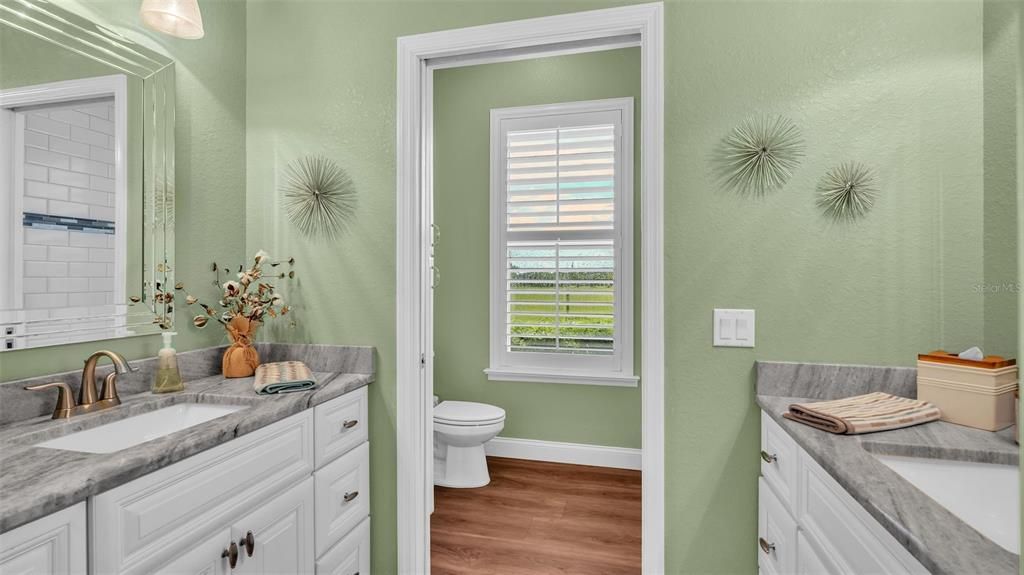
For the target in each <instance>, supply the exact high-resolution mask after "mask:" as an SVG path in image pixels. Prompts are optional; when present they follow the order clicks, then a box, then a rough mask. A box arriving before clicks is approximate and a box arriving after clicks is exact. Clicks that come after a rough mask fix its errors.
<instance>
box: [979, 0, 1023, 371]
mask: <svg viewBox="0 0 1024 575" xmlns="http://www.w3.org/2000/svg"><path fill="white" fill-rule="evenodd" d="M1020 7H1021V4H1020V3H1019V2H1010V1H1007V0H985V3H984V58H983V64H984V79H985V99H984V109H985V117H984V134H985V141H984V147H985V156H984V161H985V164H984V170H985V180H984V182H985V184H984V194H985V240H984V241H985V244H984V249H985V282H984V285H985V288H986V295H985V347H984V349H985V350H992V351H993V352H995V350H997V349H998V350H999V351H998V352H997V353H1005V354H1007V355H1013V352H1015V351H1016V350H1015V347H1016V341H1017V298H1018V294H1019V289H1017V283H1016V282H1017V242H1015V241H1008V239H1010V238H1015V236H1016V233H1017V230H1016V227H1017V190H1016V184H1017V170H1016V162H1017V142H1016V137H1017V125H1016V122H1014V121H1011V119H1012V118H1014V117H1015V114H1016V100H1015V97H1016V88H1017V87H1016V80H1017V74H1016V71H1017V60H1018V34H1019V31H1018V29H1017V17H1018V14H1019V13H1020ZM1011 343H1012V345H1006V344H1011Z"/></svg>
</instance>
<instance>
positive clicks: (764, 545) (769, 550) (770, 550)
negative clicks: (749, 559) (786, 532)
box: [757, 537, 775, 555]
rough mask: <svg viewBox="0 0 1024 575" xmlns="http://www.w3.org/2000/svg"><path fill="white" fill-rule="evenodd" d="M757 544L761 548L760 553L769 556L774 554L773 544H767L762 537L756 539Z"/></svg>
mask: <svg viewBox="0 0 1024 575" xmlns="http://www.w3.org/2000/svg"><path fill="white" fill-rule="evenodd" d="M757 544H758V545H760V546H761V551H764V552H765V553H768V554H769V555H770V554H772V553H774V552H775V544H774V543H769V542H768V540H767V539H765V538H764V537H758V538H757Z"/></svg>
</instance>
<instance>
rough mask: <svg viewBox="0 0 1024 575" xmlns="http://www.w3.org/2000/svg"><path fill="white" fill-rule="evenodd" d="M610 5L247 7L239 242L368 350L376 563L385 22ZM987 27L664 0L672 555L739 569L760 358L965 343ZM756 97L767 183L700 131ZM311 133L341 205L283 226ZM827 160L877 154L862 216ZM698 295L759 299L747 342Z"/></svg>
mask: <svg viewBox="0 0 1024 575" xmlns="http://www.w3.org/2000/svg"><path fill="white" fill-rule="evenodd" d="M608 5H610V4H609V3H601V2H583V1H578V2H570V1H567V2H545V3H536V2H494V1H476V2H412V1H409V2H325V1H316V2H265V1H261V2H253V3H252V4H251V5H250V6H249V10H248V46H249V50H248V61H249V66H248V78H247V82H248V86H249V90H248V101H247V105H248V106H247V113H248V123H247V128H248V133H247V138H248V166H249V170H248V172H247V175H248V202H247V214H248V223H249V225H248V226H247V236H248V241H247V245H248V247H249V248H250V249H252V248H256V247H260V246H264V247H269V248H273V249H274V250H275V251H278V252H281V251H287V252H289V253H295V254H296V255H297V256H299V257H300V258H301V260H300V261H302V262H304V263H305V265H307V266H309V269H304V270H303V278H302V280H301V282H300V284H301V288H302V289H301V290H298V291H300V292H302V293H301V294H300V297H302V298H303V299H304V300H305V306H304V308H303V309H300V310H299V312H300V318H301V321H302V326H301V328H300V332H297V333H295V334H294V335H293V336H291V337H295V338H306V337H309V338H313V339H314V340H316V341H322V342H325V343H367V344H372V345H375V346H377V348H378V350H379V354H380V357H379V359H380V364H379V378H378V382H377V384H375V385H374V386H373V387H372V388H371V390H370V393H371V411H372V415H371V420H372V429H371V435H372V441H371V443H372V446H373V447H372V452H371V457H372V461H373V473H374V477H375V481H374V484H375V491H374V495H373V514H374V517H375V519H374V526H373V530H374V565H375V571H378V572H384V573H390V572H393V571H394V568H395V547H394V545H395V523H394V513H395V511H394V496H393V494H394V474H395V451H394V440H395V421H394V418H395V372H394V369H395V368H394V346H395V335H394V333H395V326H394V296H395V294H394V274H395V267H394V266H395V255H394V253H395V245H394V233H395V230H394V225H395V224H394V221H395V219H394V218H395V214H394V210H395V203H394V201H395V200H394V194H395V191H394V190H395V166H394V152H395V135H394V134H395V126H394V120H395V38H396V37H397V36H401V35H407V34H415V33H420V32H427V31H434V30H442V29H446V28H455V27H460V26H467V25H473V24H482V23H488V22H496V21H505V20H513V19H518V18H525V17H531V16H541V15H547V14H554V13H564V12H571V11H577V10H586V9H591V8H597V7H604V6H608ZM982 23H983V18H982V9H981V3H980V2H960V3H943V2H934V3H930V2H929V3H892V2H856V3H844V2H821V3H817V4H811V3H806V2H711V1H693V2H670V3H668V5H667V8H666V35H665V37H666V42H667V44H666V62H665V72H666V96H667V100H666V126H665V133H666V142H665V144H666V145H665V151H666V178H665V193H666V198H665V202H666V205H665V221H666V224H667V225H666V238H665V239H666V260H665V264H666V296H667V297H666V300H667V302H666V303H667V310H666V326H667V328H666V329H667V332H666V336H667V342H666V344H667V345H666V349H667V358H666V362H667V373H668V379H667V382H666V394H667V395H666V405H665V410H666V421H667V429H666V435H667V445H666V454H665V455H666V465H667V493H666V496H667V505H666V517H667V533H666V538H667V541H668V544H667V545H666V547H667V566H668V570H669V572H671V573H749V572H752V571H753V570H754V569H755V562H756V555H755V546H753V545H752V544H751V543H750V542H751V541H753V540H754V538H755V537H756V535H755V532H756V519H755V515H756V514H755V509H756V477H757V472H758V471H757V470H758V467H757V461H758V459H757V444H758V427H757V425H758V423H757V422H758V419H757V408H756V407H755V405H754V402H753V393H752V389H753V383H754V378H753V362H754V360H755V359H758V358H764V359H788V360H806V361H836V362H859V363H873V364H889V365H912V364H913V362H914V357H915V354H916V353H918V352H920V351H922V350H928V349H931V348H934V347H940V346H946V347H950V348H957V347H961V346H965V345H968V344H974V343H977V342H980V341H983V340H984V335H985V330H984V325H983V322H982V320H983V318H984V316H983V309H984V294H983V293H981V292H979V291H978V290H976V289H974V286H976V285H978V284H979V282H983V281H984V279H985V266H984V263H985V261H984V257H983V230H984V227H983V224H984V221H985V213H984V208H985V206H984V202H983V196H982V194H981V190H982V189H983V185H984V181H983V177H982V174H983V145H982V140H983V137H982V128H983V77H982V53H983V43H982ZM765 112H767V113H782V114H786V115H789V116H790V117H792V118H793V119H794V120H795V121H796V123H797V124H798V125H800V126H801V127H802V128H803V130H804V134H805V136H806V139H807V143H808V156H807V158H806V159H805V161H804V162H803V165H802V166H801V168H800V169H799V170H798V171H797V173H796V175H795V176H794V178H793V180H792V182H791V183H790V184H789V185H788V186H786V187H785V189H783V190H781V191H780V192H778V193H775V194H771V195H769V196H768V197H765V198H763V199H758V200H752V199H746V200H744V199H741V198H737V197H735V196H732V195H729V194H725V193H722V192H720V191H718V189H717V187H716V186H715V185H714V182H713V179H712V177H711V175H710V173H709V172H710V170H709V165H708V160H709V158H710V156H711V153H712V150H713V149H714V148H715V146H716V145H717V143H718V142H719V141H720V139H721V138H722V137H723V136H724V135H725V134H726V133H727V132H728V131H729V130H730V129H731V128H732V127H733V126H735V125H736V124H737V123H738V122H740V121H741V120H742V119H744V118H746V117H748V116H751V115H755V114H759V113H765ZM308 153H323V154H327V155H328V156H330V157H332V158H335V159H337V160H338V161H339V162H340V163H341V164H342V165H343V166H344V167H345V168H346V169H348V170H349V171H350V173H351V174H352V176H353V177H354V179H355V181H356V182H357V183H358V185H359V188H360V191H361V197H360V202H361V203H360V208H359V221H358V222H357V223H356V225H355V226H354V228H353V229H352V231H351V233H350V234H349V235H348V236H346V237H345V238H343V239H342V240H340V241H338V242H333V243H328V242H311V241H306V240H302V239H300V238H299V237H297V236H296V235H295V234H294V233H293V232H292V231H291V230H290V229H289V227H288V225H287V223H286V220H285V219H284V218H282V217H281V213H280V212H281V210H280V207H279V202H278V200H277V199H275V197H274V196H275V191H274V190H275V187H276V186H277V185H278V182H279V180H280V179H281V170H282V167H283V166H284V164H285V163H286V162H287V161H289V160H291V159H293V158H295V157H296V156H298V155H301V154H308ZM846 160H860V161H863V162H866V163H868V164H870V165H871V166H873V167H874V168H875V169H876V170H877V171H878V173H879V183H880V185H881V189H882V192H883V196H882V198H881V200H880V202H879V204H878V206H877V208H876V209H875V211H874V212H873V213H872V214H871V216H870V217H869V218H867V219H866V220H865V221H863V222H861V223H859V224H856V225H833V224H830V223H828V222H826V221H825V220H824V219H823V218H822V217H821V216H820V215H819V213H818V211H817V210H816V208H815V207H814V203H813V190H814V186H815V184H816V182H817V180H818V178H819V177H820V175H821V174H822V173H823V172H824V171H825V170H826V169H827V168H829V167H831V166H833V165H835V164H837V163H840V162H842V161H846ZM446 237H447V238H449V239H448V241H451V239H450V238H451V236H450V235H449V236H446ZM1011 241H1012V240H1011ZM716 306H718V307H753V308H756V309H757V311H758V334H757V340H758V347H757V348H756V349H753V350H742V349H720V348H712V347H711V344H710V340H711V322H710V316H711V309H712V308H714V307H716ZM994 345H997V346H998V347H1003V346H1007V345H1010V344H1009V343H1008V342H1004V341H999V342H995V343H994ZM998 347H997V349H998ZM1011 353H1012V348H1011Z"/></svg>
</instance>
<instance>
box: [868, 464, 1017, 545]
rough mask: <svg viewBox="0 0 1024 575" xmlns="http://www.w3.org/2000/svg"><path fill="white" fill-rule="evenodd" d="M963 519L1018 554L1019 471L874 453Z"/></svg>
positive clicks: (1009, 468) (1004, 467)
mask: <svg viewBox="0 0 1024 575" xmlns="http://www.w3.org/2000/svg"><path fill="white" fill-rule="evenodd" d="M875 457H876V458H878V460H879V461H881V462H882V463H884V464H885V465H887V466H888V467H889V468H890V469H892V470H893V471H895V472H896V473H899V474H900V475H902V476H903V477H904V478H905V479H906V480H907V481H909V482H910V483H912V484H914V486H915V487H917V488H918V489H920V490H921V491H923V492H925V493H926V494H927V495H928V496H929V497H931V498H932V499H934V500H935V501H937V502H938V503H939V504H940V505H942V506H943V507H945V508H946V509H948V510H950V511H951V512H952V513H953V514H954V515H956V516H957V517H959V518H960V519H963V520H964V522H965V523H967V524H968V525H970V526H971V527H974V528H975V529H977V530H978V531H979V532H980V533H981V534H982V535H984V536H985V537H988V538H989V539H991V540H992V541H994V542H995V543H996V544H998V545H999V546H1000V547H1002V548H1003V549H1006V550H1007V551H1010V552H1013V553H1016V554H1020V488H1019V482H1020V470H1019V469H1018V468H1017V467H1014V466H1012V465H996V464H991V463H969V462H965V461H947V460H940V459H924V458H918V457H897V456H894V455H875Z"/></svg>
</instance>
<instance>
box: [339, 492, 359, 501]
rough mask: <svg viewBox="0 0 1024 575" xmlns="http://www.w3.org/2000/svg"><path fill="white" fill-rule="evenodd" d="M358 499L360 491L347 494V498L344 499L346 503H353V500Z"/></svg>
mask: <svg viewBox="0 0 1024 575" xmlns="http://www.w3.org/2000/svg"><path fill="white" fill-rule="evenodd" d="M356 497H359V492H358V491H352V492H350V493H346V494H345V496H344V497H343V498H342V499H344V500H345V503H351V502H352V500H353V499H355V498H356Z"/></svg>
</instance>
